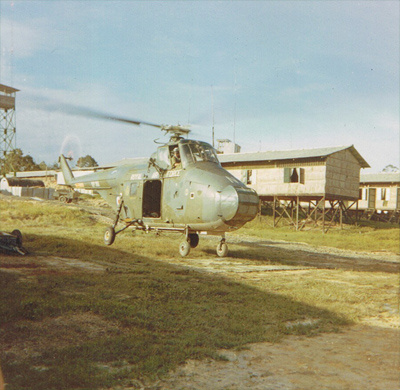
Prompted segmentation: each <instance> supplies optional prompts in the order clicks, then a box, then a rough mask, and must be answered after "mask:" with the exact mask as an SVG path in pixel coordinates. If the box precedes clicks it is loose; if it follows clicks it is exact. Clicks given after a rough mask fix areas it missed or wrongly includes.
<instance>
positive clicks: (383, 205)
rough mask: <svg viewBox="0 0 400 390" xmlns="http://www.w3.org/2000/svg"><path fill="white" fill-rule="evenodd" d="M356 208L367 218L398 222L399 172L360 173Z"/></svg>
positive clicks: (399, 202) (399, 208) (399, 199)
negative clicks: (358, 197)
mask: <svg viewBox="0 0 400 390" xmlns="http://www.w3.org/2000/svg"><path fill="white" fill-rule="evenodd" d="M358 210H359V211H361V212H363V214H364V215H365V216H366V217H367V218H369V219H373V218H374V219H382V220H386V221H388V222H395V221H396V222H398V221H399V214H400V172H396V173H375V174H371V173H370V174H363V175H361V178H360V200H359V202H358Z"/></svg>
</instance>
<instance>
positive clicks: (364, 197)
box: [360, 187, 368, 200]
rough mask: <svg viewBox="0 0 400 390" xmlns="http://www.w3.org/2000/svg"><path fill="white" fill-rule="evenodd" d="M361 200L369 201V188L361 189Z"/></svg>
mask: <svg viewBox="0 0 400 390" xmlns="http://www.w3.org/2000/svg"><path fill="white" fill-rule="evenodd" d="M360 199H361V200H368V188H367V187H363V188H360Z"/></svg>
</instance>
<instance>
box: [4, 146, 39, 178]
mask: <svg viewBox="0 0 400 390" xmlns="http://www.w3.org/2000/svg"><path fill="white" fill-rule="evenodd" d="M0 166H1V168H0V174H1V175H5V174H6V173H9V172H26V171H39V170H40V166H39V165H38V164H36V163H35V161H34V160H33V158H32V157H31V156H29V155H26V156H24V155H23V152H22V150H21V149H14V150H12V151H11V152H9V153H7V155H6V156H5V157H3V158H0Z"/></svg>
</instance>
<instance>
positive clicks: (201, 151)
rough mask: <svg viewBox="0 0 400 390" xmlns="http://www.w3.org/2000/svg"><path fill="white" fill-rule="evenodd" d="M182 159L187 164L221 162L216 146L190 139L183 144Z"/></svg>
mask: <svg viewBox="0 0 400 390" xmlns="http://www.w3.org/2000/svg"><path fill="white" fill-rule="evenodd" d="M181 152H182V161H183V163H184V164H185V163H186V164H197V163H200V162H212V163H216V164H219V161H218V157H217V154H216V153H215V150H214V148H213V147H212V146H211V145H209V144H207V143H206V142H200V141H189V142H187V143H183V144H182V145H181Z"/></svg>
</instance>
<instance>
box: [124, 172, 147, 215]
mask: <svg viewBox="0 0 400 390" xmlns="http://www.w3.org/2000/svg"><path fill="white" fill-rule="evenodd" d="M142 191H143V182H142V181H141V180H134V181H128V182H125V203H126V204H127V205H128V210H127V217H128V218H132V219H139V218H142Z"/></svg>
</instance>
